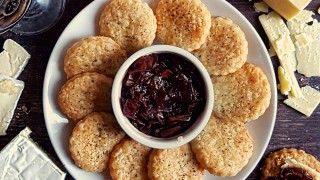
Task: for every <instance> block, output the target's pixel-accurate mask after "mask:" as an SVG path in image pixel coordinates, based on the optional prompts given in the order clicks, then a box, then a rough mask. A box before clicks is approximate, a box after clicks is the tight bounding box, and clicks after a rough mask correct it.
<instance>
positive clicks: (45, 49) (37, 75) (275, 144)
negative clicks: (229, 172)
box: [0, 0, 320, 180]
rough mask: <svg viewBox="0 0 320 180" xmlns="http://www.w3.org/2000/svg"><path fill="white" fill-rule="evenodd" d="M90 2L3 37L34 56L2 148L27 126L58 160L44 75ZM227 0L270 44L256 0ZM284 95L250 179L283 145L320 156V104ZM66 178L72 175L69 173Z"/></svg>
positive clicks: (72, 4) (313, 81) (317, 1)
mask: <svg viewBox="0 0 320 180" xmlns="http://www.w3.org/2000/svg"><path fill="white" fill-rule="evenodd" d="M90 2H92V0H82V1H78V0H67V3H66V9H65V12H64V14H63V16H62V18H61V20H60V21H59V22H58V23H57V24H56V26H54V27H53V28H52V29H51V30H49V31H48V32H46V33H43V34H40V35H34V36H20V35H17V34H14V33H11V32H7V33H5V34H3V35H1V36H0V44H1V45H2V44H3V42H4V41H5V40H6V39H8V38H11V39H13V40H15V41H17V42H18V43H20V44H21V45H22V46H23V47H25V48H26V50H27V51H28V52H29V53H30V54H31V55H32V58H31V59H30V61H29V64H28V66H27V67H26V69H25V70H24V72H23V73H22V75H21V76H20V77H19V79H21V80H23V81H24V82H25V85H26V86H25V89H24V91H23V94H22V96H21V99H20V101H19V104H18V109H17V110H16V112H15V116H14V118H13V120H12V123H11V124H10V127H9V129H8V131H7V135H6V136H1V137H0V149H2V148H3V147H4V146H5V145H6V144H7V143H8V142H9V141H10V140H11V139H12V138H13V137H14V136H16V135H17V134H18V133H19V132H20V131H21V130H22V129H23V128H24V127H26V126H28V127H30V128H31V130H32V131H33V133H32V136H31V137H32V138H33V139H34V140H35V141H36V142H37V143H38V144H39V145H40V146H41V147H43V149H45V150H46V151H47V152H48V153H49V154H51V155H52V156H53V157H54V158H56V159H57V160H58V157H57V155H56V153H55V151H54V149H53V147H52V145H51V143H50V139H49V136H48V133H47V130H46V127H45V121H44V116H43V109H42V86H43V80H44V74H45V70H46V65H47V62H48V59H49V56H50V53H51V51H52V49H53V47H54V45H55V43H56V41H57V40H58V38H59V35H60V34H61V33H62V31H63V29H64V28H65V27H66V26H67V24H68V23H69V22H70V21H71V20H72V18H73V17H74V16H75V15H76V14H77V13H78V12H80V11H81V10H82V9H83V8H84V7H85V6H86V5H87V4H89V3H90ZM228 2H229V3H231V4H232V5H233V6H235V7H236V8H237V9H238V10H239V11H240V12H242V13H243V14H244V16H246V17H247V19H248V20H249V21H250V22H251V23H252V25H253V26H254V27H255V29H256V30H257V31H258V33H259V34H260V36H261V38H262V39H263V41H264V43H265V44H266V46H268V40H267V37H266V35H265V33H264V32H263V29H262V27H261V25H260V23H259V21H258V16H259V13H256V12H255V11H254V9H253V7H252V5H253V1H252V2H249V1H248V0H228ZM319 6H320V0H313V1H312V2H311V4H310V5H309V6H308V7H307V9H308V10H312V11H314V12H316V10H317V9H318V8H319ZM315 17H316V18H317V19H318V20H320V15H318V14H317V15H316V16H315ZM272 61H273V65H274V67H275V68H277V66H278V65H279V64H278V61H277V59H276V58H273V59H272ZM297 78H298V80H299V83H300V85H301V86H304V85H310V86H313V87H316V88H317V89H318V90H320V89H319V85H320V77H312V78H306V77H303V76H301V75H298V74H297ZM284 98H285V97H284V96H282V95H280V94H279V96H278V112H277V120H276V123H275V128H274V132H273V135H272V138H271V141H270V143H269V146H268V148H267V149H266V151H265V152H264V156H263V158H262V159H261V161H260V163H259V164H258V165H257V167H256V168H255V170H254V171H253V172H252V173H251V175H250V176H249V177H248V178H247V179H250V180H251V179H252V180H255V179H260V168H261V167H262V165H263V163H264V159H265V157H266V156H267V155H268V154H269V153H270V152H272V151H276V150H278V149H281V148H284V147H294V148H299V149H303V150H305V151H306V152H308V153H310V154H313V155H314V156H316V157H318V159H320V150H319V149H320V134H319V131H320V106H318V108H317V109H316V110H315V112H314V113H313V115H312V116H311V117H306V116H304V115H302V114H300V113H299V112H297V111H295V110H293V109H291V108H290V107H288V106H287V105H285V104H284V103H283V100H284ZM0 101H1V100H0ZM22 106H26V107H27V111H22V110H21V109H20V107H22ZM67 179H73V178H72V177H71V176H70V175H68V177H67Z"/></svg>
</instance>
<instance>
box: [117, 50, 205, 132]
mask: <svg viewBox="0 0 320 180" xmlns="http://www.w3.org/2000/svg"><path fill="white" fill-rule="evenodd" d="M204 89H205V88H204V81H203V79H202V77H201V75H200V73H199V71H198V69H197V68H196V67H195V66H194V65H193V64H192V63H190V62H189V61H187V60H185V59H184V58H183V57H181V56H179V55H176V54H171V53H158V54H157V53H154V54H150V55H146V56H143V57H140V58H139V59H138V60H136V61H135V62H134V63H133V64H132V65H131V66H130V67H129V69H128V71H127V74H126V75H125V78H124V80H123V82H122V89H121V98H120V101H121V102H120V103H121V108H122V112H123V114H124V115H125V116H126V117H127V118H128V119H129V121H130V122H131V124H132V125H133V126H134V127H136V128H137V129H138V130H140V131H141V132H143V133H144V134H147V135H150V136H154V137H159V138H164V137H172V136H175V135H178V134H181V133H182V132H184V131H185V130H186V129H188V128H189V127H190V126H192V125H193V123H194V122H195V121H196V119H197V118H198V117H199V115H200V114H201V112H202V111H203V109H204V106H205V102H206V98H205V90H204Z"/></svg>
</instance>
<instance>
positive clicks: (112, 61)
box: [64, 36, 127, 79]
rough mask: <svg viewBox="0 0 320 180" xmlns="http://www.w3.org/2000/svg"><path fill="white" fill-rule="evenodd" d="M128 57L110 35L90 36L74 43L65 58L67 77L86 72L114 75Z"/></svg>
mask: <svg viewBox="0 0 320 180" xmlns="http://www.w3.org/2000/svg"><path fill="white" fill-rule="evenodd" d="M126 59H127V54H126V51H125V50H123V49H122V48H121V47H120V46H119V45H118V44H117V43H116V42H114V41H113V40H112V39H111V38H109V37H102V36H90V37H87V38H83V39H81V40H80V41H78V42H76V43H74V44H73V45H72V46H71V47H70V48H69V49H68V50H67V54H66V56H65V58H64V71H65V73H66V74H67V78H68V79H69V78H71V77H73V76H75V75H77V74H81V73H84V72H97V73H101V74H104V75H106V76H109V77H114V76H115V74H116V72H117V70H118V69H119V67H120V66H121V65H122V63H123V62H124V61H125V60H126Z"/></svg>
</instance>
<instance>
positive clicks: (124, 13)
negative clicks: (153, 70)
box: [99, 0, 157, 54]
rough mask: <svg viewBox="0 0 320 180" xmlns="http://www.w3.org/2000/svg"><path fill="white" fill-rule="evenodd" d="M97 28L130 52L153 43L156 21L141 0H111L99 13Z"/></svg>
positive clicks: (147, 6)
mask: <svg viewBox="0 0 320 180" xmlns="http://www.w3.org/2000/svg"><path fill="white" fill-rule="evenodd" d="M99 29H100V35H103V36H108V37H111V38H112V39H113V40H115V41H116V42H117V43H118V44H119V45H120V46H121V47H122V48H123V49H125V50H126V51H127V53H128V54H132V53H134V52H135V51H137V50H139V49H142V48H144V47H147V46H150V45H151V44H152V43H153V40H154V39H155V35H156V30H157V22H156V17H155V16H154V14H153V11H152V9H151V8H150V7H149V5H148V4H147V3H145V2H144V1H142V0H112V1H111V2H110V3H109V4H107V5H106V6H105V8H104V10H103V11H102V13H101V15H100V20H99Z"/></svg>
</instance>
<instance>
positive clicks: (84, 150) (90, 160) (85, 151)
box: [69, 112, 125, 172]
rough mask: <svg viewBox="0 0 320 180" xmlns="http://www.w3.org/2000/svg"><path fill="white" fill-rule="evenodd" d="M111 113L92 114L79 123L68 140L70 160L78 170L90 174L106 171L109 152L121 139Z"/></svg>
mask: <svg viewBox="0 0 320 180" xmlns="http://www.w3.org/2000/svg"><path fill="white" fill-rule="evenodd" d="M124 136H125V133H124V132H123V131H122V130H121V128H120V126H119V125H118V123H117V121H116V119H115V117H114V116H113V115H112V114H111V113H104V112H101V113H98V112H94V113H91V114H89V115H88V116H86V117H85V118H84V119H83V120H81V121H79V122H78V123H77V125H76V126H75V127H74V129H73V131H72V134H71V136H70V139H69V151H70V154H71V158H72V159H73V160H74V162H75V164H76V165H77V166H79V167H80V168H82V169H84V170H86V171H91V172H102V171H104V170H105V169H107V167H108V164H109V159H110V154H111V151H112V150H113V148H114V146H115V145H116V144H118V143H119V142H120V141H121V139H123V138H124Z"/></svg>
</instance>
